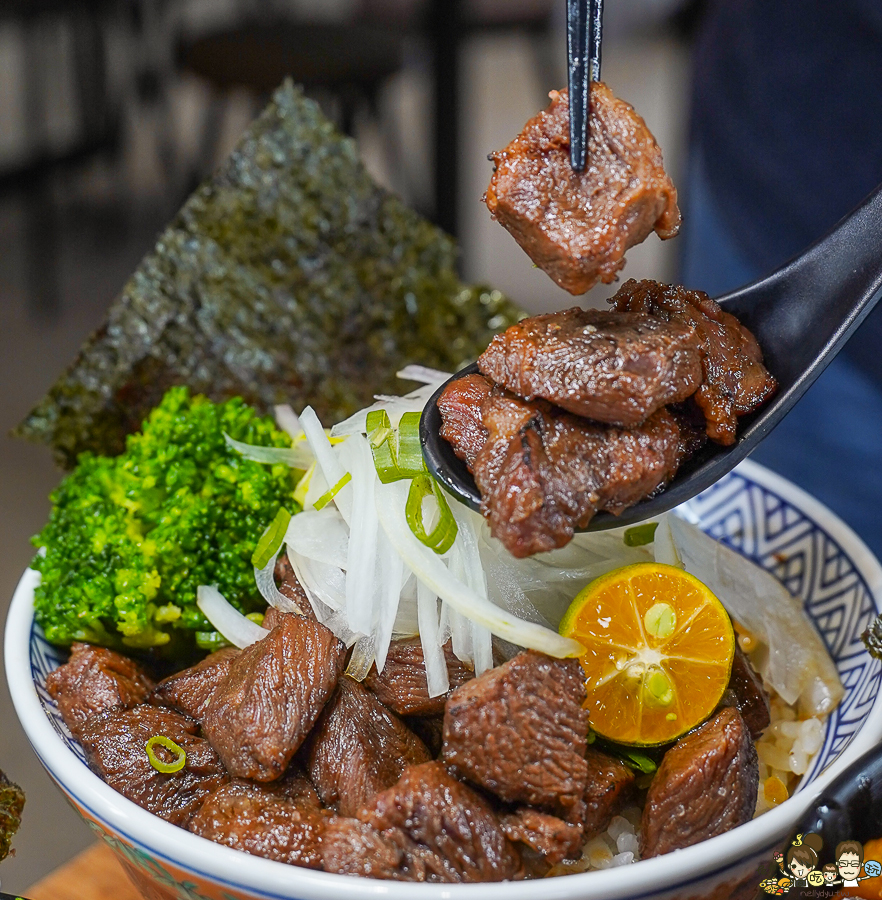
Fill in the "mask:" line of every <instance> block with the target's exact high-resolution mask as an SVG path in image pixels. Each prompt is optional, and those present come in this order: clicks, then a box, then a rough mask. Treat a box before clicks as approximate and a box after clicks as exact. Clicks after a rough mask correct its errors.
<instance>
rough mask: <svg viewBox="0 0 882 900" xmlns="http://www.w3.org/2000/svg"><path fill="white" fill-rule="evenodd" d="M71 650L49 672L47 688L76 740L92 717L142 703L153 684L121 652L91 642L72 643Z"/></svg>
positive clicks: (145, 674)
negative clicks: (66, 656) (62, 662)
mask: <svg viewBox="0 0 882 900" xmlns="http://www.w3.org/2000/svg"><path fill="white" fill-rule="evenodd" d="M70 651H71V652H70V659H69V660H68V661H67V662H66V663H65V664H64V665H63V666H59V667H58V668H57V669H55V671H53V672H50V673H49V674H48V675H47V676H46V690H47V691H49V695H50V696H51V697H52V698H53V699H54V700H55V702H56V703H57V704H58V711H59V712H60V713H61V716H62V718H63V719H64V724H65V725H67V728H68V730H69V731H70V733H71V734H72V735H73V736H74V737H75V738H76V739H77V740H79V739H80V737H81V736H82V730H83V727H84V726H85V725H86V723H87V722H88V721H89V720H90V719H92V718H94V717H95V716H96V715H98V714H99V713H102V712H105V711H107V710H110V709H116V708H118V707H126V708H127V707H132V706H136V705H137V704H139V703H143V702H144V700H145V699H146V698H147V695H148V694H149V693H150V691H151V690H152V688H153V682H152V681H151V679H150V678H149V677H148V675H147V673H146V672H145V671H144V670H143V669H142V668H141V667H140V666H139V665H138V664H137V663H135V662H132V660H130V659H129V658H128V657H127V656H123V655H122V654H121V653H116V652H115V651H113V650H108V649H107V648H106V647H93V646H92V645H91V644H72V645H71V648H70Z"/></svg>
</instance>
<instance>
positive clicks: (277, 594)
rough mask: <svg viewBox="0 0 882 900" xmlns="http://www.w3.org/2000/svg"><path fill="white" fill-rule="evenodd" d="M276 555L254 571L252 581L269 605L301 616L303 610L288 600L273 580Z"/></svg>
mask: <svg viewBox="0 0 882 900" xmlns="http://www.w3.org/2000/svg"><path fill="white" fill-rule="evenodd" d="M278 555H279V554H278V553H276V554H275V555H274V556H273V558H272V559H271V560H270V561H269V562H268V563H267V564H266V565H265V566H264V567H263V568H262V569H258V568H257V567H255V569H254V581H255V584H257V589H258V590H259V591H260V596H261V597H263V599H264V600H266V602H267V603H268V604H269V605H270V606H273V607H275V608H276V609H280V610H281V611H282V612H290V613H297V614H298V615H303V610H302V609H301V608H300V607H299V606H298V605H297V604H296V603H295V602H294V601H293V600H292V599H291V598H290V597H286V596H285V595H284V594H283V593H282V592H281V591H280V590H279V589H278V588H277V587H276V578H275V568H276V559H277V558H278Z"/></svg>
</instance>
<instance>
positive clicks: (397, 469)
mask: <svg viewBox="0 0 882 900" xmlns="http://www.w3.org/2000/svg"><path fill="white" fill-rule="evenodd" d="M366 429H367V436H368V443H369V444H370V447H371V454H372V455H373V458H374V468H375V469H376V470H377V476H378V477H379V479H380V481H381V482H382V483H383V484H389V482H390V481H399V480H400V479H402V478H415V477H416V476H417V475H423V474H425V472H426V471H427V470H426V464H425V462H424V461H423V451H422V447H421V446H420V413H418V412H410V413H405V414H404V415H403V416H402V417H401V421H400V423H399V425H398V432H397V440H396V433H395V431H393V429H392V425H391V422H390V420H389V414H388V413H387V412H386V410H385V409H375V410H372V411H371V412H369V413H368V415H367V420H366Z"/></svg>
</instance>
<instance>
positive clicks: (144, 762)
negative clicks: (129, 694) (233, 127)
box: [81, 704, 229, 827]
mask: <svg viewBox="0 0 882 900" xmlns="http://www.w3.org/2000/svg"><path fill="white" fill-rule="evenodd" d="M198 730H199V727H198V725H197V724H196V722H194V721H193V720H192V719H190V718H188V717H186V716H183V715H181V714H180V713H177V712H174V711H173V710H170V709H163V708H162V707H159V706H151V705H148V704H142V705H140V706H135V707H132V708H131V709H114V710H111V711H109V712H106V713H104V714H102V715H99V716H96V717H94V718H92V719H90V720H89V721H88V722H87V723H86V724H85V726H84V727H83V731H82V738H81V743H82V745H83V749H84V750H85V751H86V759H87V761H88V763H89V768H90V769H91V770H92V771H93V772H94V773H95V774H96V775H98V776H99V777H100V778H102V779H103V780H104V781H106V782H107V784H109V785H110V786H111V787H112V788H113V789H114V790H117V791H119V792H120V793H121V794H122V795H123V796H124V797H128V799H129V800H132V801H134V802H135V803H137V804H138V806H142V807H143V808H144V809H146V810H147V811H148V812H151V813H153V814H154V815H156V816H159V817H160V818H162V819H165V820H166V821H167V822H171V823H172V824H173V825H180V826H181V827H186V826H187V823H188V822H189V821H190V819H191V818H192V817H193V816H194V815H195V814H196V812H197V811H198V810H199V808H200V807H201V806H202V803H203V802H204V801H205V799H206V797H208V795H209V794H210V793H211V792H212V791H214V790H215V789H217V788H218V787H220V786H221V785H222V784H224V783H226V782H227V781H228V780H229V776H228V775H227V773H226V771H225V770H224V767H223V764H222V763H221V760H220V757H219V756H218V755H217V753H216V752H215V751H214V750H213V749H212V747H211V745H210V744H209V743H208V741H206V740H205V739H204V738H202V737H200V736H199V735H198ZM158 734H159V735H165V737H167V738H170V739H171V740H173V741H174V742H175V743H176V744H177V745H178V746H179V747H181V748H182V749H183V750H184V751H185V753H186V754H187V761H186V763H185V765H184V768H183V769H181V770H180V771H178V772H173V773H171V774H164V773H162V772H158V771H157V770H156V769H154V768H153V766H152V765H151V764H150V760H149V759H148V757H147V753H146V752H145V750H144V745H145V744H146V743H147V741H148V740H149V739H150V738H152V737H153V736H154V735H158ZM155 753H156V755H157V757H159V758H160V759H163V760H164V761H167V762H171V761H172V757H171V755H170V754H168V751H166V750H165V749H164V748H161V747H157V748H156V750H155Z"/></svg>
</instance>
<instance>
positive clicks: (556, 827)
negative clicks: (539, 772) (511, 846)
mask: <svg viewBox="0 0 882 900" xmlns="http://www.w3.org/2000/svg"><path fill="white" fill-rule="evenodd" d="M500 824H501V826H502V831H503V833H504V834H505V836H506V837H507V838H508V839H509V840H510V841H514V842H515V843H518V842H519V843H522V844H526V845H527V846H528V847H529V848H530V849H531V850H534V851H535V852H536V853H539V854H540V855H541V856H543V857H544V859H545V861H546V862H547V863H548V864H549V865H552V866H553V865H556V864H557V863H559V862H562V861H563V860H565V859H577V858H578V856H579V853H580V852H581V850H582V844H583V838H582V829H581V828H580V827H579V826H578V825H574V824H571V823H569V822H564V820H563V819H559V818H558V817H557V816H552V815H550V814H549V813H546V812H542V811H541V810H538V809H533V808H531V807H529V806H522V807H521V808H520V809H518V810H515V812H513V813H508V814H506V815H504V816H503V817H502V819H501V820H500Z"/></svg>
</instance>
